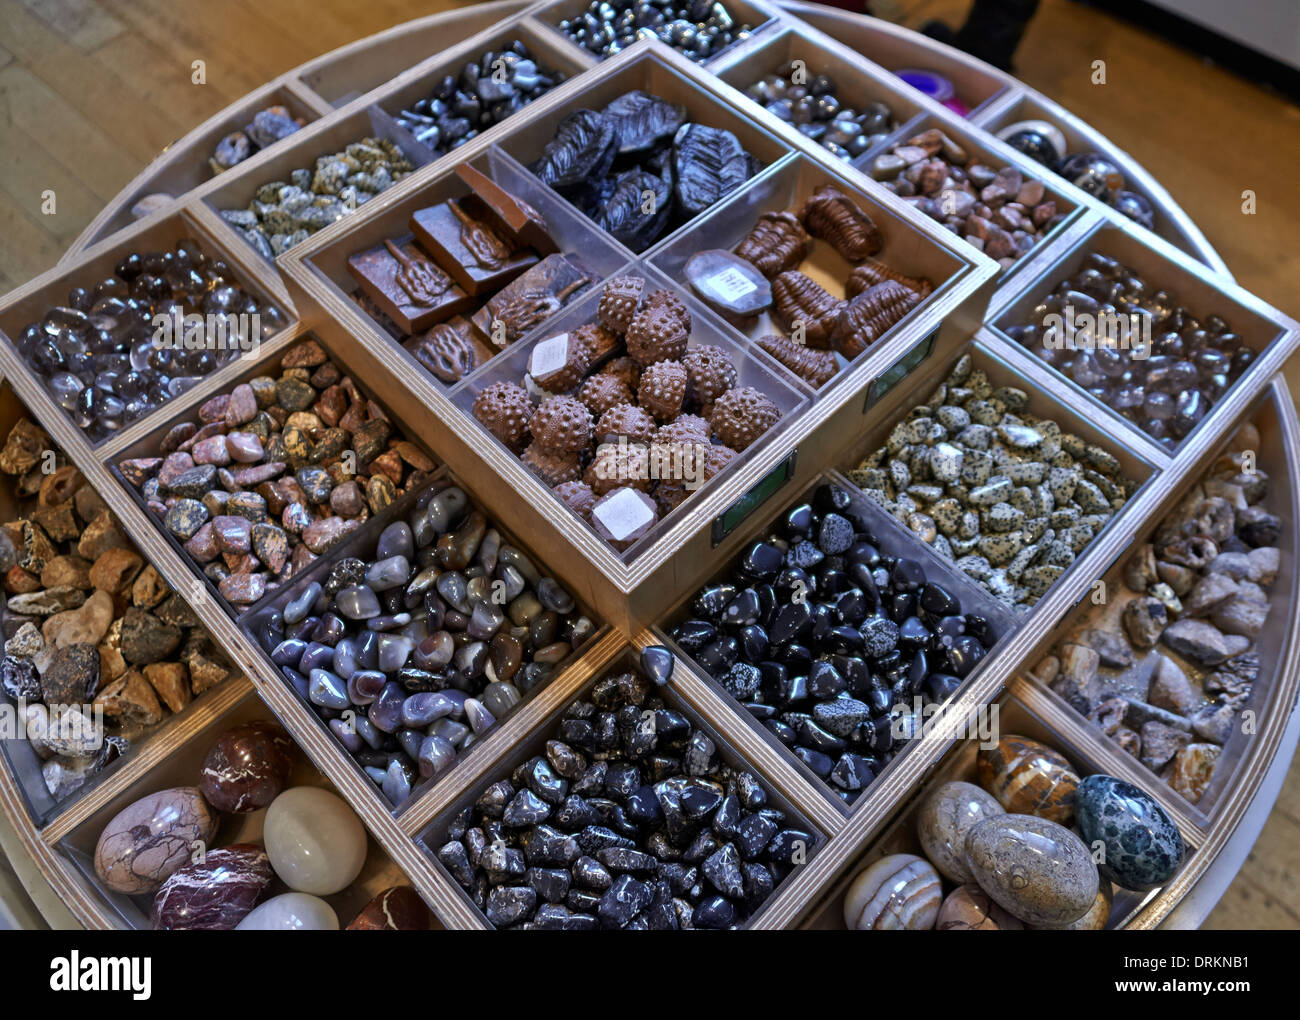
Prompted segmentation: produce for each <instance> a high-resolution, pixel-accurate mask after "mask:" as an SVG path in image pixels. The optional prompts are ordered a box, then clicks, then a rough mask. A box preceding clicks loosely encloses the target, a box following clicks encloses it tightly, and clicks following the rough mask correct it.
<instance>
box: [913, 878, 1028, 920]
mask: <svg viewBox="0 0 1300 1020" xmlns="http://www.w3.org/2000/svg"><path fill="white" fill-rule="evenodd" d="M935 927H936V928H937V929H938V930H939V931H1023V930H1024V927H1025V926H1024V925H1023V924H1021V923H1020V920H1019V919H1018V918H1016V917H1013V916H1012V915H1011V914H1009V913H1007V912H1006V911H1005V910H1003V909H1002V908H1001V907H1000V906H998V905H997V904H996V903H995V902H993V900H992V899H991V898H990V897H989V894H988V893H986V892H985V891H984V890H983V889H981V888H980V887H979V886H978V885H975V884H973V883H972V884H970V885H961V886H958V887H957V888H956V889H954V890H953V891H952V892H951V893H949V894H948V898H947V899H946V900H944V901H943V906H942V907H940V908H939V920H938V921H937V922H936V923H935Z"/></svg>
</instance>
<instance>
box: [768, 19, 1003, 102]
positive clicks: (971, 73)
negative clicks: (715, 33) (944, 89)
mask: <svg viewBox="0 0 1300 1020" xmlns="http://www.w3.org/2000/svg"><path fill="white" fill-rule="evenodd" d="M784 6H785V9H786V10H788V11H789V12H790V13H791V14H792V15H794V16H795V17H798V18H802V19H803V20H804V21H806V22H808V24H810V25H812V26H813V27H814V28H816V29H817V30H818V31H820V32H824V33H825V34H826V35H828V36H830V37H831V38H832V39H835V40H837V41H838V42H839V43H840V44H841V45H843V46H845V47H846V48H848V49H850V50H853V51H854V52H856V53H859V54H861V55H862V56H863V57H865V58H866V59H867V60H870V61H872V62H873V63H875V64H879V65H880V66H881V67H883V68H885V69H886V70H888V71H892V72H894V73H895V74H897V73H898V72H899V71H902V70H908V69H912V70H924V71H929V72H931V73H934V74H941V75H943V76H944V77H946V78H948V79H949V80H950V81H951V82H952V85H953V88H954V90H955V96H954V98H955V99H956V100H957V101H958V102H959V103H961V105H963V106H965V107H966V108H967V112H966V114H965V116H967V117H970V116H972V115H974V114H976V113H978V112H979V111H980V110H983V109H984V108H986V107H987V106H988V105H989V103H990V102H991V101H992V100H993V99H994V98H995V97H997V96H998V95H1000V94H1002V93H1003V92H1005V91H1006V89H1007V88H1008V85H1007V81H1006V79H1005V78H1004V77H1002V76H1001V75H999V74H998V73H997V72H996V71H994V70H993V68H992V67H990V66H989V65H988V64H986V63H984V62H983V61H981V60H977V59H976V58H974V57H970V56H967V55H966V54H965V53H962V52H961V51H960V50H956V49H952V48H950V47H947V46H942V45H939V44H938V43H934V42H932V41H930V40H929V39H927V38H925V37H924V36H922V35H921V34H920V33H918V32H914V31H911V30H910V29H906V28H903V27H902V26H901V25H893V24H891V23H889V22H888V21H885V20H884V19H883V18H864V17H862V15H860V14H857V13H846V12H845V11H838V10H833V9H831V8H828V7H825V6H822V5H821V4H810V3H788V4H785V5H784ZM899 84H900V85H902V86H903V87H904V88H908V87H909V86H908V85H907V84H906V83H905V82H902V81H900V83H899ZM918 94H919V93H918ZM953 112H954V113H956V112H958V111H956V110H954V111H953Z"/></svg>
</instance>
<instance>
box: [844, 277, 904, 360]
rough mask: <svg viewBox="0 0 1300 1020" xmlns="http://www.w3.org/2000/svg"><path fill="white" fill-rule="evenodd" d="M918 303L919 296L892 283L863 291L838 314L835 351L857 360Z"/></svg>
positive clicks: (894, 282) (880, 284) (900, 285)
mask: <svg viewBox="0 0 1300 1020" xmlns="http://www.w3.org/2000/svg"><path fill="white" fill-rule="evenodd" d="M920 303H921V298H920V295H918V294H917V293H916V292H915V291H911V290H908V289H907V288H906V287H904V286H903V285H902V284H901V283H898V282H896V281H894V280H886V281H885V282H884V283H878V284H876V285H875V286H874V287H871V288H869V289H867V290H865V291H863V292H862V293H861V294H859V295H858V296H857V297H855V298H854V299H853V300H852V301H848V302H846V303H845V305H844V308H843V309H842V310H841V312H840V315H839V321H838V322H837V323H836V330H835V346H836V349H837V350H839V352H840V353H841V354H843V355H844V356H845V357H846V358H856V357H857V356H858V355H859V354H861V353H862V352H863V351H864V350H866V349H867V348H868V347H870V346H871V345H872V344H873V343H875V342H876V341H877V340H878V339H880V337H881V335H882V334H883V333H884V332H885V331H886V330H887V329H889V327H890V326H892V325H894V323H896V322H898V320H899V319H901V318H902V317H903V316H904V315H906V314H907V313H908V312H910V311H911V310H912V309H913V308H915V307H916V306H917V305H918V304H920Z"/></svg>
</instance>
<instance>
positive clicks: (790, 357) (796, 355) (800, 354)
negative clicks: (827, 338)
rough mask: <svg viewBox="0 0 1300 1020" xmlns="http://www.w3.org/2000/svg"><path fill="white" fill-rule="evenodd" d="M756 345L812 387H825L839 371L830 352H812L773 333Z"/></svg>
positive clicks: (808, 348)
mask: <svg viewBox="0 0 1300 1020" xmlns="http://www.w3.org/2000/svg"><path fill="white" fill-rule="evenodd" d="M757 343H758V346H759V347H760V348H762V349H763V350H765V351H767V353H768V354H770V355H772V357H774V358H776V360H777V361H779V362H780V363H781V364H782V365H784V366H785V367H786V368H788V369H789V370H790V371H791V372H793V373H794V374H795V375H797V376H799V377H800V378H801V379H804V380H805V381H807V382H808V383H810V384H812V385H813V386H823V385H825V384H826V383H828V382H830V381H831V379H832V378H834V376H835V373H836V372H838V371H839V362H837V361H836V360H835V355H834V354H833V353H831V352H830V351H818V350H814V349H813V348H811V347H807V346H805V345H804V344H797V343H795V342H794V341H793V340H791V339H790V338H789V337H785V336H780V335H778V334H775V333H774V334H772V335H771V336H765V337H763V338H762V339H760V340H758V341H757Z"/></svg>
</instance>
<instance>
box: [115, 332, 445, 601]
mask: <svg viewBox="0 0 1300 1020" xmlns="http://www.w3.org/2000/svg"><path fill="white" fill-rule="evenodd" d="M285 339H288V338H285ZM306 343H316V344H319V345H320V347H321V349H322V350H324V352H325V354H326V356H327V358H328V360H329V361H330V362H332V363H333V364H334V365H336V366H337V367H338V368H339V370H340V371H341V372H342V373H343V375H344V377H351V378H352V380H353V382H354V383H355V384H356V386H357V390H358V391H359V392H360V394H361V396H362V397H363V398H365V399H367V400H368V401H369V402H370V403H371V404H373V405H376V406H377V407H378V409H379V410H380V412H381V413H382V414H383V415H384V417H386V418H387V419H388V421H389V422H390V423H391V424H392V426H393V432H392V434H391V435H390V436H389V439H390V440H391V439H397V440H405V441H407V442H409V443H411V445H412V446H414V447H416V448H417V449H418V451H419V452H420V453H423V454H424V455H425V456H426V457H428V458H429V459H430V460H431V461H433V463H434V466H435V470H436V466H437V463H438V458H437V457H436V456H432V455H430V453H429V451H428V450H426V449H425V447H424V445H423V444H422V443H420V442H419V441H418V440H417V439H415V438H414V437H415V436H416V432H415V431H414V430H412V429H411V428H410V427H408V426H407V425H406V424H405V423H404V422H403V420H402V419H401V418H398V417H397V416H396V415H394V414H393V413H392V412H391V411H390V410H389V409H388V407H387V405H386V404H385V403H384V402H383V401H381V400H378V399H376V397H375V395H374V394H373V392H372V391H371V390H370V389H369V388H368V387H367V386H365V384H364V383H363V382H361V381H359V380H361V379H362V376H363V373H362V372H359V371H353V370H351V369H350V368H349V366H350V365H355V364H356V363H357V358H356V354H358V353H359V352H360V348H358V349H357V351H356V352H349V356H348V357H347V359H346V360H345V359H344V358H343V357H341V356H340V354H339V353H338V352H337V351H335V350H333V349H332V348H331V347H330V346H329V344H327V343H325V342H324V341H322V340H320V339H318V338H317V337H315V336H314V335H312V334H309V333H304V334H300V335H298V336H295V337H293V338H292V340H291V341H290V342H289V343H278V344H276V345H275V346H274V347H272V348H270V349H269V350H266V351H264V352H262V353H261V354H259V356H258V357H257V358H256V359H255V360H251V361H247V362H241V363H240V367H241V372H240V374H239V375H238V376H236V377H234V378H232V379H229V380H227V385H226V386H224V387H223V388H222V389H221V390H220V391H218V392H212V393H207V394H205V395H204V402H205V403H206V402H207V401H208V400H211V399H213V398H215V397H217V396H224V395H228V394H229V393H230V392H231V391H232V390H234V389H235V387H236V386H238V385H240V384H242V383H246V382H248V381H249V380H251V379H255V378H258V377H259V376H267V375H269V376H271V377H272V378H279V377H280V375H282V374H283V371H282V369H281V367H280V366H281V361H282V360H283V358H284V357H285V356H286V355H287V354H288V353H289V352H290V351H292V350H293V349H294V348H296V347H297V346H299V345H301V344H306ZM318 398H319V393H318ZM200 406H201V405H200ZM312 406H316V404H315V403H313V405H312ZM198 412H199V407H198V406H188V407H186V408H185V409H184V410H182V411H180V412H179V413H177V414H175V415H174V416H172V417H171V418H169V419H168V420H166V421H160V422H158V423H157V424H156V425H155V426H154V428H153V429H151V430H150V431H149V432H147V433H145V434H143V435H141V436H139V437H138V438H137V439H136V440H135V441H134V442H133V443H131V445H130V446H127V447H125V448H120V449H117V450H115V451H114V454H113V462H112V463H111V464H110V465H109V470H110V471H112V473H113V475H114V477H115V478H117V480H118V481H119V482H120V483H121V485H122V487H123V488H124V489H125V490H126V491H127V492H128V493H130V495H131V498H132V499H134V500H135V502H136V504H137V505H138V506H139V507H140V509H141V511H142V512H143V513H144V514H146V515H147V516H148V517H149V519H150V520H151V521H152V522H153V524H154V526H155V527H156V528H157V529H158V532H159V534H161V535H162V536H163V537H164V539H165V540H166V541H167V542H168V544H169V545H171V547H172V549H173V551H174V552H175V553H176V555H178V556H179V557H180V558H181V560H182V561H183V562H185V563H186V564H188V565H189V567H190V569H191V571H192V572H193V574H194V578H193V581H192V584H193V585H194V588H195V591H196V593H206V595H207V597H208V598H209V599H210V600H211V601H212V603H213V604H214V605H218V606H221V607H222V608H223V609H224V610H225V611H226V612H227V613H228V614H229V615H230V616H231V618H232V619H239V617H241V616H243V615H244V614H246V613H247V612H249V610H251V609H252V608H253V607H254V606H256V605H260V604H262V603H263V602H265V601H266V600H269V599H271V598H272V597H273V596H274V593H275V590H274V589H271V590H268V591H267V592H266V594H264V595H262V596H261V597H260V598H259V599H258V600H256V601H255V602H253V603H249V604H247V605H246V606H244V607H243V608H242V609H241V608H239V607H238V606H236V605H234V604H232V603H230V602H228V601H227V600H226V599H225V598H224V597H223V596H222V594H221V592H220V590H219V589H218V587H217V585H216V584H215V583H213V581H212V580H211V579H210V578H209V577H208V576H207V575H206V574H205V573H204V572H203V570H202V568H201V566H200V565H199V563H198V562H196V561H195V560H194V559H193V558H192V557H191V556H190V555H189V553H187V552H186V551H185V548H184V544H183V543H182V541H181V540H180V539H179V538H178V537H177V536H176V535H173V534H172V533H171V532H170V531H168V529H167V527H166V526H165V525H164V523H163V520H162V518H160V517H158V516H157V515H155V514H154V513H153V511H152V510H150V509H149V505H148V500H146V498H145V497H144V495H143V494H142V493H141V491H140V489H139V488H137V487H136V486H135V485H134V484H132V483H131V482H130V481H128V480H127V478H126V476H125V474H123V471H122V468H121V466H120V465H121V464H122V462H123V461H129V460H134V459H138V458H154V457H158V456H161V454H160V453H159V451H160V449H161V445H162V441H163V439H164V438H166V436H167V435H168V434H169V433H170V432H171V430H172V429H173V428H175V427H176V426H178V425H181V424H184V423H186V422H193V423H197V421H198ZM385 442H388V440H385ZM257 463H258V464H260V463H264V461H258V462H257ZM232 466H233V467H238V466H239V465H238V464H237V463H232ZM254 466H255V465H254ZM407 467H411V470H410V471H407V472H405V478H404V481H403V484H405V485H408V486H411V485H414V486H416V487H420V485H421V483H420V482H419V480H418V475H419V471H418V470H416V469H415V468H414V467H412V466H411V465H409V464H408V465H407ZM358 473H359V472H358ZM155 474H156V473H155ZM150 477H151V478H152V477H154V475H150ZM275 477H276V479H278V478H281V477H287V474H286V473H281V475H277V476H275ZM242 491H253V490H248V489H246V490H242ZM405 494H406V493H405V492H402V491H399V493H398V498H399V499H400V498H401V496H403V495H405ZM365 512H366V514H367V517H366V518H363V519H362V520H363V527H364V522H365V521H367V520H369V517H370V510H369V508H368V507H367V508H366V510H365ZM268 519H270V520H272V521H274V519H275V518H274V516H273V515H272V516H270V517H269V518H268ZM332 548H335V547H331V550H332ZM331 550H326V551H325V552H323V553H321V554H320V558H321V559H328V558H330V556H331ZM220 555H221V554H218V557H217V558H216V560H215V561H216V562H219V561H220ZM210 562H212V561H210ZM300 573H305V570H303V571H300ZM295 576H298V575H295ZM198 597H202V595H201V594H200V595H199V596H198Z"/></svg>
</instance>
